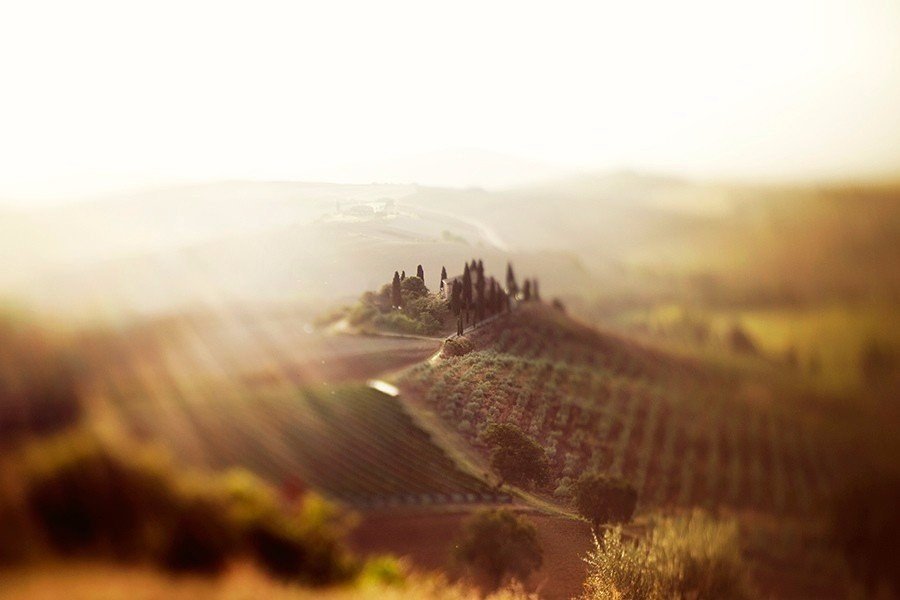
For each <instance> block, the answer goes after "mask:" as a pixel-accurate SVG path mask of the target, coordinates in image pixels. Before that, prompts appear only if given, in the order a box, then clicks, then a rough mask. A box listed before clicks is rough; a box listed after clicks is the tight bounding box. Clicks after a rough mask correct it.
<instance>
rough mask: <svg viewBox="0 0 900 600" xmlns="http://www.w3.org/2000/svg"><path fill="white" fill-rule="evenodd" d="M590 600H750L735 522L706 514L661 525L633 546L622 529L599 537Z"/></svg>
mask: <svg viewBox="0 0 900 600" xmlns="http://www.w3.org/2000/svg"><path fill="white" fill-rule="evenodd" d="M586 562H587V563H588V577H587V579H586V580H585V584H584V590H585V591H584V595H583V596H582V597H583V598H584V599H585V600H606V599H613V598H615V599H619V598H641V599H644V598H646V599H649V600H657V599H658V600H663V599H669V598H696V599H697V600H713V599H716V600H718V599H721V600H728V599H734V600H737V599H742V598H749V597H750V592H749V589H748V584H747V574H746V568H745V566H744V563H743V561H742V559H741V555H740V547H739V539H738V527H737V523H735V522H727V523H721V522H717V521H714V520H713V519H711V518H710V517H708V516H707V515H705V514H704V513H702V512H699V511H696V512H694V513H692V514H691V515H688V516H682V517H675V518H664V519H660V520H658V521H657V522H656V523H655V525H654V527H653V529H652V530H651V531H650V533H649V534H648V535H647V537H646V538H644V539H642V540H638V541H628V540H625V539H624V538H623V535H622V532H621V530H619V529H614V530H609V531H606V532H605V533H604V535H603V537H602V539H601V540H598V539H597V538H594V549H593V550H592V551H591V552H589V553H588V556H587V558H586Z"/></svg>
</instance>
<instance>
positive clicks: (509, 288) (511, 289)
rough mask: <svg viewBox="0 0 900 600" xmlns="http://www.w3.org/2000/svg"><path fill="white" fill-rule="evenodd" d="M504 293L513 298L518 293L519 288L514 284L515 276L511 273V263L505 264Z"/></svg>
mask: <svg viewBox="0 0 900 600" xmlns="http://www.w3.org/2000/svg"><path fill="white" fill-rule="evenodd" d="M506 292H507V293H508V294H509V295H510V296H511V297H512V298H515V297H516V295H518V293H519V286H518V284H517V283H516V275H515V273H513V268H512V263H506Z"/></svg>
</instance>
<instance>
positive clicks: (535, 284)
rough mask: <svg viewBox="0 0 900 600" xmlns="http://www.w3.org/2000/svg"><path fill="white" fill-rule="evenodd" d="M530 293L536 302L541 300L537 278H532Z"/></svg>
mask: <svg viewBox="0 0 900 600" xmlns="http://www.w3.org/2000/svg"><path fill="white" fill-rule="evenodd" d="M531 295H532V296H534V299H535V300H536V301H538V302H540V301H541V294H540V292H539V291H538V280H537V278H535V279H533V280H532V284H531Z"/></svg>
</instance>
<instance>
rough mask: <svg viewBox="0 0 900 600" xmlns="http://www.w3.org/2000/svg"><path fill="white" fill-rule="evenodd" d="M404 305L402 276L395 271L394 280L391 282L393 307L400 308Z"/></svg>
mask: <svg viewBox="0 0 900 600" xmlns="http://www.w3.org/2000/svg"><path fill="white" fill-rule="evenodd" d="M402 304H403V296H402V295H401V294H400V274H399V273H397V271H394V280H393V281H392V282H391V305H392V306H393V307H394V308H400V306H401V305H402Z"/></svg>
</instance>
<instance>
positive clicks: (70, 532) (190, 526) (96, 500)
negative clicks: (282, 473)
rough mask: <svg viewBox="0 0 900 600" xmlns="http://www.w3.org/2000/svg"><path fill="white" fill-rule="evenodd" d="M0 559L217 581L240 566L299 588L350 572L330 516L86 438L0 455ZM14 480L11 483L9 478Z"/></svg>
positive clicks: (312, 502) (251, 482)
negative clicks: (57, 560)
mask: <svg viewBox="0 0 900 600" xmlns="http://www.w3.org/2000/svg"><path fill="white" fill-rule="evenodd" d="M2 458H3V461H2V462H3V464H4V466H5V467H6V469H5V470H6V477H5V480H6V481H5V483H8V482H10V481H12V482H13V483H14V484H15V485H7V486H4V487H0V509H2V510H0V512H3V513H5V514H6V515H7V516H8V520H7V519H4V523H3V524H2V526H0V533H3V534H8V533H10V532H16V531H17V532H18V535H17V536H16V537H9V536H8V535H0V559H5V560H6V561H7V562H14V561H17V560H24V559H26V558H29V556H40V555H47V554H55V555H61V556H65V557H78V558H100V559H107V558H108V559H114V560H117V561H126V562H151V563H153V564H156V565H158V566H160V567H162V568H164V569H166V570H169V571H173V572H182V571H187V572H195V573H205V574H209V573H217V572H220V571H222V570H223V569H224V567H225V566H226V565H227V564H228V563H229V562H231V561H232V560H233V559H235V558H238V557H241V556H248V557H251V558H253V559H255V560H256V562H257V563H258V564H260V565H261V566H262V567H263V568H264V569H266V570H267V571H269V572H270V573H271V574H273V575H275V576H277V577H279V578H283V579H290V580H297V581H302V582H304V583H309V584H325V583H331V582H336V581H342V580H347V579H349V578H350V577H351V576H353V574H354V573H355V572H356V570H357V568H358V566H357V565H356V563H355V561H353V560H352V559H351V558H350V557H349V555H348V554H347V553H346V551H345V550H344V549H343V545H342V544H341V540H340V536H341V533H342V527H341V525H340V519H339V515H338V514H337V513H336V511H335V510H334V509H333V508H332V507H331V506H330V505H328V504H327V503H325V502H324V501H323V500H321V499H319V498H317V497H315V496H313V495H307V496H306V497H305V498H304V499H303V502H302V503H301V504H299V505H298V506H296V507H293V508H290V509H288V508H284V507H282V506H280V505H279V503H278V499H277V497H276V495H275V493H274V492H273V491H272V490H271V488H269V487H268V486H266V485H264V484H263V483H262V482H260V481H259V480H258V479H256V478H255V477H253V476H252V475H250V474H248V473H237V474H231V475H228V476H219V477H212V476H206V475H198V474H187V473H184V472H179V471H177V470H176V469H175V468H174V467H173V466H172V464H171V463H170V462H169V461H167V460H166V459H165V457H163V456H161V455H160V454H158V453H154V452H151V451H148V450H146V449H142V448H133V447H127V448H125V447H122V448H120V447H118V446H115V447H114V446H112V445H110V444H107V443H104V442H101V441H100V440H98V439H97V438H96V437H95V436H93V435H91V434H88V433H73V434H68V435H63V436H58V437H56V438H52V439H49V440H44V441H41V442H37V443H35V444H33V445H31V446H30V447H28V448H27V449H25V450H23V451H21V452H20V453H19V454H18V455H17V456H15V457H13V456H10V455H7V456H3V457H2ZM13 472H14V473H13Z"/></svg>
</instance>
